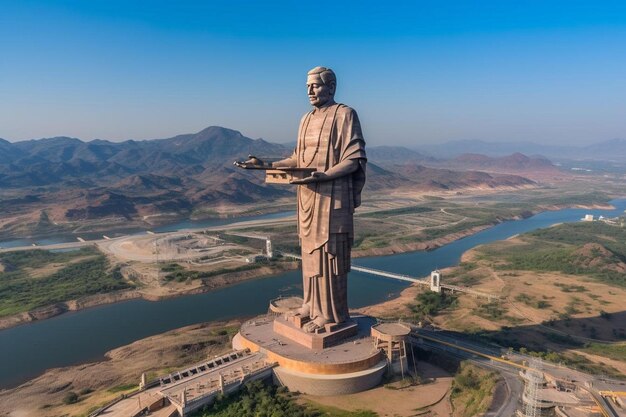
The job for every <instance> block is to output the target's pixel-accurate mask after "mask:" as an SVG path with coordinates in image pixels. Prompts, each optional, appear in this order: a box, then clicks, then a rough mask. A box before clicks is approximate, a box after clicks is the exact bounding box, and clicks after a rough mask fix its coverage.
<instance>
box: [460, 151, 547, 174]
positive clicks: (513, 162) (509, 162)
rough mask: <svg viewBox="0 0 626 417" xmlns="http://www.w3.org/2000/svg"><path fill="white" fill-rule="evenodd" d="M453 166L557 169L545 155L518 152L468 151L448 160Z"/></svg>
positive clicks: (511, 169) (514, 169) (522, 169)
mask: <svg viewBox="0 0 626 417" xmlns="http://www.w3.org/2000/svg"><path fill="white" fill-rule="evenodd" d="M448 163H449V164H451V165H452V166H456V167H459V168H471V169H500V170H506V171H526V170H543V171H545V170H556V169H557V168H556V167H555V166H554V165H553V164H552V162H550V160H549V159H548V158H545V157H543V156H532V157H529V156H526V155H524V154H522V153H519V152H516V153H513V154H511V155H507V156H501V157H489V156H487V155H481V154H474V153H466V154H463V155H460V156H457V157H456V158H454V159H453V160H451V161H448Z"/></svg>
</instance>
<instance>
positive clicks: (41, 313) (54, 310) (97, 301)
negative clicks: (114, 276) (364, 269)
mask: <svg viewBox="0 0 626 417" xmlns="http://www.w3.org/2000/svg"><path fill="white" fill-rule="evenodd" d="M298 267H299V263H298V262H284V263H280V267H278V268H276V267H273V268H272V267H269V266H262V267H260V268H257V269H253V270H247V271H237V272H228V273H225V274H221V275H218V276H215V277H212V278H211V279H210V280H206V281H202V280H198V281H199V282H197V283H195V284H193V283H192V285H191V286H190V288H182V289H177V290H172V289H170V290H169V291H167V293H166V294H155V293H151V292H146V291H142V290H141V289H132V290H122V291H115V292H110V293H104V294H95V295H91V296H87V297H81V298H79V299H76V300H68V301H65V302H62V303H56V304H52V305H49V306H45V307H40V308H37V309H34V310H31V311H27V312H23V313H19V314H14V315H11V316H7V317H2V318H0V330H4V329H9V328H11V327H15V326H20V325H24V324H28V323H32V322H35V321H41V320H47V319H51V318H53V317H56V316H59V315H61V314H64V313H68V312H77V311H80V310H84V309H88V308H93V307H99V306H103V305H108V304H114V303H119V302H122V301H129V300H136V299H141V300H145V301H151V302H159V301H163V300H167V299H171V298H177V297H183V296H189V295H194V294H203V293H207V292H210V291H215V290H217V289H220V288H225V287H229V286H233V285H237V284H240V283H242V282H245V281H250V280H257V279H264V278H269V277H271V276H274V275H276V274H278V273H281V272H286V271H291V270H295V269H298Z"/></svg>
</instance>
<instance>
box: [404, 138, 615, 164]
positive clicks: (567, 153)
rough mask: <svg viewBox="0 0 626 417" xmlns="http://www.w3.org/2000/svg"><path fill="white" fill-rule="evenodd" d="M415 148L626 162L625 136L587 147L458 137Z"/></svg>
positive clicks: (447, 154) (436, 153) (447, 153)
mask: <svg viewBox="0 0 626 417" xmlns="http://www.w3.org/2000/svg"><path fill="white" fill-rule="evenodd" d="M416 150H417V151H419V152H421V153H424V154H426V155H431V156H433V157H436V158H443V159H450V158H455V157H457V156H459V155H462V154H466V153H474V154H482V155H487V156H505V155H510V154H514V153H518V152H519V153H524V154H526V155H542V156H544V157H547V158H551V159H554V160H564V159H573V160H603V161H620V162H626V139H611V140H607V141H604V142H599V143H595V144H591V145H587V146H564V145H547V144H540V143H534V142H485V141H482V140H458V141H450V142H444V143H439V144H430V145H419V146H416Z"/></svg>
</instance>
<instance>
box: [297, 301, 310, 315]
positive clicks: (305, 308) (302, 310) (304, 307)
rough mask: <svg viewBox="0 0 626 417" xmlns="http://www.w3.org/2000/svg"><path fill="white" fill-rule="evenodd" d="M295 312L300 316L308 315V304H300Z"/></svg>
mask: <svg viewBox="0 0 626 417" xmlns="http://www.w3.org/2000/svg"><path fill="white" fill-rule="evenodd" d="M296 312H297V314H300V315H301V316H302V317H309V315H310V314H311V307H310V306H309V305H308V304H302V307H300V308H299V309H298V310H296Z"/></svg>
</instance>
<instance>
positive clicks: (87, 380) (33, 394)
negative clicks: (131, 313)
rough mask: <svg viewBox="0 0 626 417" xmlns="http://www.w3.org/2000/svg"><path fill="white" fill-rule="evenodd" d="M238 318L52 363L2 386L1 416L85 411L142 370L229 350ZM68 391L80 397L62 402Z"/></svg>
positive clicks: (129, 384) (128, 386)
mask: <svg viewBox="0 0 626 417" xmlns="http://www.w3.org/2000/svg"><path fill="white" fill-rule="evenodd" d="M240 324H241V322H240V321H229V322H214V323H202V324H196V325H193V326H187V327H183V328H180V329H176V330H172V331H169V332H167V333H163V334H160V335H157V336H152V337H148V338H146V339H142V340H138V341H136V342H134V343H131V344H130V345H126V346H122V347H120V348H117V349H114V350H112V351H110V352H107V353H106V354H105V357H106V358H105V360H103V361H100V362H94V363H89V364H82V365H76V366H70V367H66V368H58V369H51V370H49V371H47V372H46V373H44V374H43V375H41V376H40V377H38V378H35V379H33V380H31V381H29V382H27V383H25V384H23V385H21V386H19V387H17V388H14V389H10V390H2V391H0V410H1V411H0V416H2V417H4V416H10V417H58V416H64V415H71V416H78V415H84V414H85V413H86V412H87V411H88V410H91V409H95V408H98V407H99V406H101V405H102V404H104V403H107V402H109V401H111V400H113V399H114V398H116V397H117V396H119V395H120V394H121V393H124V392H128V391H130V390H132V389H134V388H135V387H136V385H138V384H139V378H140V376H141V374H142V372H146V373H147V374H148V377H149V378H150V379H151V378H154V377H155V376H157V375H161V374H166V373H167V372H169V371H170V370H173V369H178V368H181V367H184V366H187V365H189V364H192V363H195V362H198V361H200V360H202V359H203V358H206V357H212V356H214V355H219V354H221V353H223V352H225V351H228V350H230V348H231V346H230V337H231V336H232V332H233V331H234V330H235V329H238V328H239V326H240ZM88 391H89V392H88ZM69 392H75V393H77V394H79V397H80V401H79V402H78V403H76V404H71V405H66V404H64V403H63V398H64V397H65V396H66V395H67V394H68V393H69ZM81 392H84V393H85V394H80V393H81Z"/></svg>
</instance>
